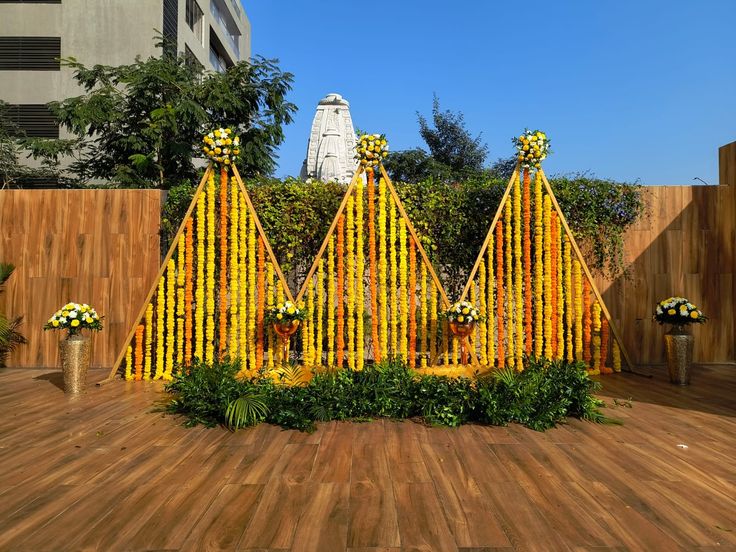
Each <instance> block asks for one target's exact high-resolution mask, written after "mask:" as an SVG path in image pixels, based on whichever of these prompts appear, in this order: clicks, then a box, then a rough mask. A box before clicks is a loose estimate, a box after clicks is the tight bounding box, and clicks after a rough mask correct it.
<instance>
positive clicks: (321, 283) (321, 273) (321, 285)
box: [314, 259, 325, 366]
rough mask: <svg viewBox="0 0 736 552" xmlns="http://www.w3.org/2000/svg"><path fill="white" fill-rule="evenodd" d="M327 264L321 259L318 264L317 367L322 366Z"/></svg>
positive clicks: (315, 346) (315, 350)
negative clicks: (323, 313)
mask: <svg viewBox="0 0 736 552" xmlns="http://www.w3.org/2000/svg"><path fill="white" fill-rule="evenodd" d="M324 289H325V262H324V259H320V260H319V262H318V263H317V297H316V298H315V300H316V301H315V309H317V319H316V321H315V326H314V327H315V330H316V335H315V336H314V339H315V343H314V364H315V366H321V365H322V339H323V336H322V324H323V320H322V312H323V311H324V309H325V304H324V300H325V295H324Z"/></svg>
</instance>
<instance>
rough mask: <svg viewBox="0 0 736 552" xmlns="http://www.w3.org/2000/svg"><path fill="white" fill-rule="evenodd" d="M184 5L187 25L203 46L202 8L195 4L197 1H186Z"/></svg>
mask: <svg viewBox="0 0 736 552" xmlns="http://www.w3.org/2000/svg"><path fill="white" fill-rule="evenodd" d="M186 3H187V7H186V8H187V9H186V21H187V25H189V28H190V29H192V32H193V33H194V36H196V37H197V40H199V43H200V44H202V45H203V46H204V12H202V8H200V7H199V4H197V0H186Z"/></svg>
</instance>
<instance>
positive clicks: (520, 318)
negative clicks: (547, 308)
mask: <svg viewBox="0 0 736 552" xmlns="http://www.w3.org/2000/svg"><path fill="white" fill-rule="evenodd" d="M513 202H514V204H513V220H514V272H513V274H514V324H515V326H516V327H515V328H514V337H515V347H514V355H515V356H516V369H517V370H523V369H524V365H523V358H524V352H525V350H524V288H523V281H524V269H523V267H522V245H521V243H522V240H521V183H520V181H519V175H518V174H517V175H516V177H515V178H514V195H513Z"/></svg>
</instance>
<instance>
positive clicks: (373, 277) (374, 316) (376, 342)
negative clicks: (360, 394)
mask: <svg viewBox="0 0 736 552" xmlns="http://www.w3.org/2000/svg"><path fill="white" fill-rule="evenodd" d="M368 261H369V262H368V265H369V268H370V270H369V276H370V292H371V343H372V345H373V360H374V362H375V363H379V362H381V339H380V337H379V334H378V266H377V264H378V258H377V255H376V182H375V178H374V176H373V171H372V170H371V171H368Z"/></svg>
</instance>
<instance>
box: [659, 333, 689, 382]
mask: <svg viewBox="0 0 736 552" xmlns="http://www.w3.org/2000/svg"><path fill="white" fill-rule="evenodd" d="M694 341H695V338H693V336H692V335H690V334H689V333H688V331H687V329H686V327H685V326H679V325H674V326H672V329H671V330H670V331H668V332H667V333H666V334H664V343H665V348H666V352H667V370H668V371H669V374H670V382H672V383H674V384H676V385H690V373H691V372H692V364H693V343H694Z"/></svg>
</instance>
